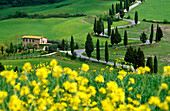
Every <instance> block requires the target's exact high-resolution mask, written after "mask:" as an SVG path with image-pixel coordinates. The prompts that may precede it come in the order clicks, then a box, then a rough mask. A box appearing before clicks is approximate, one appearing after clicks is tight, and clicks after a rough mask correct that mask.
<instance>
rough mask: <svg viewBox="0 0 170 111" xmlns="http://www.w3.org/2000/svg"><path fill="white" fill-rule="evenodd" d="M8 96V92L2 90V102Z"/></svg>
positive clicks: (0, 93) (0, 94) (0, 98)
mask: <svg viewBox="0 0 170 111" xmlns="http://www.w3.org/2000/svg"><path fill="white" fill-rule="evenodd" d="M7 96H8V93H7V92H6V91H0V104H1V103H2V102H3V99H5V98H6V97H7Z"/></svg>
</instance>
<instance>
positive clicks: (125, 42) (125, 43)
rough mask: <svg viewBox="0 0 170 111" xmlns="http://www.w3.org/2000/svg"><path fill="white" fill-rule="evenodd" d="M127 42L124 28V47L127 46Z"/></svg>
mask: <svg viewBox="0 0 170 111" xmlns="http://www.w3.org/2000/svg"><path fill="white" fill-rule="evenodd" d="M127 44H128V39H127V31H126V30H125V32H124V45H125V47H126V46H127Z"/></svg>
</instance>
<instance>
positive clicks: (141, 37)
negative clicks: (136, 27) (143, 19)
mask: <svg viewBox="0 0 170 111" xmlns="http://www.w3.org/2000/svg"><path fill="white" fill-rule="evenodd" d="M147 39H148V38H147V37H146V34H145V32H143V33H142V34H141V36H140V41H142V43H143V44H144V43H145V42H146V41H147Z"/></svg>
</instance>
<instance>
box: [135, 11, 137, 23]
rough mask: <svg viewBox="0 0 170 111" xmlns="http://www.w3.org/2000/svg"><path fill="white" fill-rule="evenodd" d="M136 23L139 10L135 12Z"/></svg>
mask: <svg viewBox="0 0 170 111" xmlns="http://www.w3.org/2000/svg"><path fill="white" fill-rule="evenodd" d="M135 24H138V12H137V11H136V12H135Z"/></svg>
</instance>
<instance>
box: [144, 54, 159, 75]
mask: <svg viewBox="0 0 170 111" xmlns="http://www.w3.org/2000/svg"><path fill="white" fill-rule="evenodd" d="M146 66H148V67H149V68H150V73H155V74H156V73H157V72H158V61H157V57H156V56H155V57H154V64H153V62H152V57H148V58H147V62H146Z"/></svg>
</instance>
